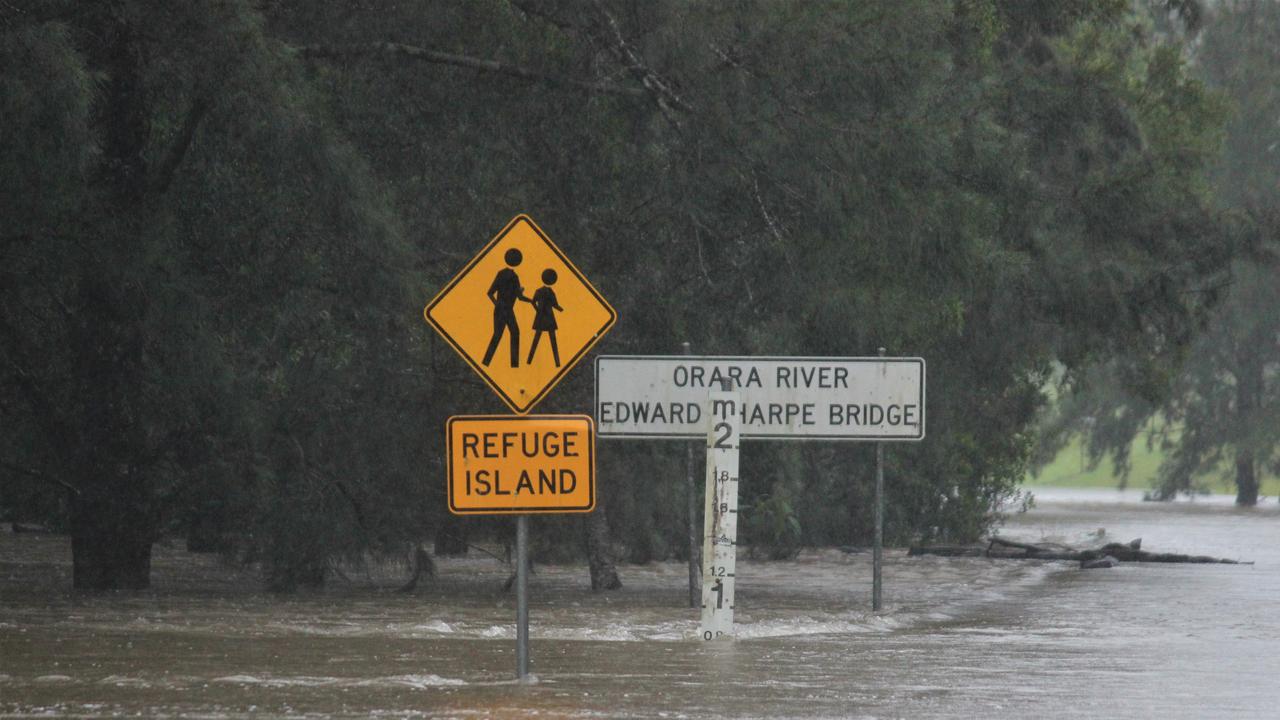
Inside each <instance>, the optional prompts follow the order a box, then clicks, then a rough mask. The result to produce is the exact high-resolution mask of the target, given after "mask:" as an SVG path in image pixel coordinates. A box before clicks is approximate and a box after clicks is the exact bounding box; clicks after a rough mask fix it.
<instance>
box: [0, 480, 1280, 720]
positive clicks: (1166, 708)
mask: <svg viewBox="0 0 1280 720" xmlns="http://www.w3.org/2000/svg"><path fill="white" fill-rule="evenodd" d="M1038 495H1039V501H1038V507H1037V508H1036V509H1034V510H1032V511H1031V512H1030V513H1027V514H1025V515H1019V516H1015V517H1013V518H1011V519H1010V520H1009V522H1008V524H1007V526H1006V528H1005V530H1004V533H1005V534H1007V535H1010V536H1013V537H1018V538H1022V539H1028V540H1058V541H1067V542H1082V541H1085V540H1088V539H1089V538H1090V534H1096V533H1097V532H1098V530H1099V529H1103V530H1104V531H1105V537H1106V538H1107V539H1111V540H1120V541H1127V540H1129V539H1132V538H1135V537H1142V538H1143V546H1144V548H1150V549H1152V550H1160V551H1169V552H1192V553H1197V554H1209V555H1217V556H1225V557H1234V558H1240V559H1245V560H1253V561H1255V562H1256V564H1254V565H1239V566H1232V565H1214V566H1204V565H1136V564H1126V565H1123V566H1121V567H1119V568H1115V569H1110V570H1093V571H1080V570H1077V569H1075V567H1074V566H1073V565H1072V564H1068V563H1041V562H1018V561H991V560H983V559H949V558H928V557H926V558H908V557H906V556H905V553H903V552H889V553H887V558H888V560H887V565H886V570H885V600H886V610H885V612H883V613H880V614H872V613H870V612H869V611H868V608H869V606H870V592H871V574H870V556H869V554H852V555H849V554H845V553H841V552H839V551H835V550H824V551H813V552H807V553H805V554H804V555H802V556H801V558H800V559H799V560H798V561H797V562H794V563H769V562H753V561H749V560H743V561H740V562H739V565H738V598H737V618H736V619H737V630H738V633H739V638H738V639H737V640H735V641H722V642H713V643H704V642H701V641H698V640H695V639H693V636H694V633H695V630H696V627H697V622H698V619H697V618H698V616H697V613H696V612H695V611H693V610H690V609H689V608H687V607H684V604H685V598H686V597H687V590H686V587H685V583H686V578H687V575H686V569H685V567H684V566H683V565H681V564H678V563H661V564H652V565H647V566H642V567H630V566H624V567H622V568H621V571H622V574H623V579H624V582H625V583H626V587H625V588H624V589H623V590H621V591H618V592H614V593H606V594H592V593H591V592H590V590H589V589H588V586H587V577H586V570H585V568H582V567H540V568H539V569H538V571H537V574H536V575H534V576H533V578H532V582H531V586H530V590H531V637H532V670H533V672H534V673H535V675H536V682H534V683H532V684H530V685H526V686H521V685H517V684H516V683H514V682H513V675H514V669H515V647H514V645H515V642H514V638H515V628H514V616H515V608H514V601H513V598H512V597H511V596H509V595H508V594H506V593H503V592H502V591H501V590H500V587H501V585H502V582H503V581H504V580H505V578H506V575H507V568H506V567H505V566H503V565H502V564H500V563H498V562H497V561H495V560H492V559H488V558H484V557H476V558H469V559H463V560H444V561H441V562H440V564H439V571H440V572H439V577H438V578H437V579H436V580H435V581H433V582H431V583H428V584H427V585H426V586H425V587H421V588H420V589H419V591H418V592H416V593H414V594H412V595H407V596H406V595H400V594H396V593H394V592H390V591H389V590H386V589H371V587H370V583H369V582H368V579H367V578H366V577H365V576H364V575H355V576H352V578H351V582H350V583H347V582H343V581H339V582H338V583H336V584H335V585H334V587H332V588H331V589H329V590H327V591H326V592H324V593H322V594H313V595H303V596H297V597H287V598H281V597H274V596H271V595H267V594H263V593H260V592H258V591H257V587H258V586H257V584H256V582H255V581H254V580H253V578H252V577H250V576H248V575H246V574H245V573H243V572H242V571H240V570H237V569H235V568H231V567H227V566H224V565H221V564H220V563H219V562H218V561H217V560H215V559H212V558H209V557H205V556H192V555H187V554H186V553H184V552H181V551H180V550H179V549H178V548H177V547H176V546H175V547H160V548H159V549H158V553H157V558H156V563H155V573H154V584H155V587H154V589H153V590H152V591H150V592H147V593H142V594H107V595H74V594H72V593H71V592H70V591H69V585H70V578H69V573H70V565H69V560H70V558H69V553H68V542H67V541H66V539H65V538H61V537H54V536H38V535H17V536H15V535H10V534H8V533H5V534H4V535H3V536H2V537H0V717H50V716H54V717H114V716H122V715H131V716H143V717H185V718H241V717H526V716H539V717H606V718H612V717H618V718H629V717H672V718H681V717H832V718H860V717H868V718H870V717H877V718H886V717H903V718H935V717H936V718H944V717H945V718H955V717H961V718H965V717H986V718H999V717H1008V718H1028V717H1035V718H1114V717H1123V718H1148V717H1149V718H1165V719H1168V718H1213V717H1222V718H1275V717H1277V716H1280V613H1278V612H1277V608H1280V512H1278V511H1277V509H1276V506H1275V502H1274V500H1273V501H1270V502H1269V503H1268V504H1266V505H1265V506H1264V507H1262V508H1259V509H1256V510H1252V511H1242V510H1236V509H1234V508H1232V507H1231V506H1230V504H1229V499H1224V498H1206V499H1202V500H1198V501H1196V502H1194V503H1191V502H1180V503H1175V504H1152V503H1141V502H1139V501H1138V500H1137V498H1136V497H1135V495H1134V494H1132V493H1127V494H1126V493H1117V492H1112V491H1105V492H1098V491H1077V492H1069V491H1040V492H1039V493H1038ZM370 577H372V578H373V579H374V580H381V581H384V582H385V583H388V584H389V583H391V582H392V580H393V579H394V576H393V575H392V574H390V573H384V575H382V576H379V575H371V576H370Z"/></svg>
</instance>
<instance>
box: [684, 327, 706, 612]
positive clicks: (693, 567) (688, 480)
mask: <svg viewBox="0 0 1280 720" xmlns="http://www.w3.org/2000/svg"><path fill="white" fill-rule="evenodd" d="M680 344H681V345H682V346H683V348H684V354H685V355H689V354H690V353H691V352H692V351H691V350H690V348H689V343H687V342H684V343H680ZM684 480H685V483H684V487H685V494H686V497H687V500H688V506H689V507H688V510H689V607H691V608H696V607H698V598H699V590H698V588H699V586H700V585H701V584H702V555H701V553H699V552H698V493H697V490H696V486H695V485H694V482H693V443H691V442H688V443H685V446H684Z"/></svg>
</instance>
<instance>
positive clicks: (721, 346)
mask: <svg viewBox="0 0 1280 720" xmlns="http://www.w3.org/2000/svg"><path fill="white" fill-rule="evenodd" d="M1182 5H1185V4H1179V7H1181V6H1182ZM1175 9H1176V8H1175ZM1144 17H1145V16H1144V15H1143V14H1142V13H1138V12H1134V11H1131V9H1130V6H1129V4H1128V3H1126V2H1120V1H1119V0H1117V1H1115V2H1101V3H1099V2H1083V1H1081V2H1069V3H1063V2H996V1H994V0H960V1H957V2H919V3H903V2H897V0H883V1H880V2H859V3H848V2H804V3H799V2H797V3H777V2H734V3H697V4H691V3H686V2H676V1H671V2H648V1H646V2H628V1H617V2H595V1H587V0H581V1H579V0H563V1H559V2H547V3H542V2H539V3H534V2H527V1H525V0H486V1H484V2H468V3H427V4H418V3H388V4H379V5H378V6H377V7H366V6H365V5H362V4H352V3H349V2H345V1H342V2H339V1H338V0H322V1H320V2H315V1H311V0H309V1H307V2H293V1H288V0H286V1H281V2H272V3H268V4H265V5H262V6H261V8H260V9H259V8H258V7H257V6H254V5H251V4H249V3H247V2H224V3H203V2H193V3H160V2H145V1H144V0H130V1H123V2H115V3H106V4H102V5H101V6H98V5H96V4H84V5H81V4H72V3H67V4H65V5H64V4H60V3H32V4H29V5H22V6H21V8H20V9H19V10H18V11H16V12H12V13H9V14H7V15H5V16H4V18H3V22H2V24H0V53H3V55H2V56H0V57H3V58H4V63H3V64H0V90H3V95H2V96H0V113H3V115H2V116H0V120H3V121H4V125H5V127H6V128H7V129H8V128H13V129H14V130H13V131H12V132H6V133H5V134H4V135H3V136H0V143H3V144H4V145H3V147H0V149H3V150H4V151H5V152H4V153H3V154H2V155H0V170H3V172H2V173H0V190H3V194H2V195H0V202H2V203H4V204H3V206H0V209H3V211H4V214H5V216H6V221H7V223H6V227H4V228H3V231H2V234H3V237H4V240H3V242H4V243H5V244H4V246H3V253H4V259H5V268H6V272H11V273H12V274H13V282H8V281H6V283H5V286H4V289H3V290H2V291H0V301H2V302H3V306H2V309H3V314H2V315H0V321H2V322H3V325H0V330H3V332H4V333H5V337H4V344H3V350H2V351H0V359H3V361H4V363H5V364H4V366H3V368H0V382H3V383H4V385H3V387H4V390H5V394H4V395H3V398H4V399H3V404H2V405H0V417H3V420H4V422H5V425H6V427H12V428H14V430H13V431H12V432H11V433H10V434H8V436H7V437H6V438H5V440H4V441H3V442H4V445H3V446H0V447H2V448H3V451H4V459H5V466H4V467H5V473H6V474H7V475H8V477H11V478H14V481H13V482H6V483H5V489H4V490H3V491H2V492H3V493H4V494H3V495H0V503H3V504H4V505H5V506H6V507H8V508H9V509H10V511H11V512H18V513H21V514H24V515H53V516H58V517H61V521H62V522H63V523H67V524H69V527H70V529H71V531H72V532H73V534H77V533H78V535H77V536H78V537H79V536H82V535H85V533H88V534H89V535H93V536H95V537H108V536H112V533H117V534H119V533H121V532H123V531H122V530H121V529H120V528H122V527H129V528H136V531H134V530H130V531H129V534H128V536H129V537H130V538H131V542H130V547H135V548H144V547H146V548H149V543H150V541H151V540H152V539H154V538H155V537H156V536H157V535H158V534H159V533H161V532H165V531H169V530H181V531H184V532H186V533H187V534H188V535H189V537H191V538H193V539H194V540H196V544H197V545H199V544H201V543H203V544H205V545H207V546H212V547H221V548H223V549H226V550H228V551H230V550H232V549H237V550H239V551H240V553H241V556H242V557H246V558H250V559H256V560H259V561H261V562H262V563H263V565H264V568H265V569H266V576H267V579H268V582H269V584H271V585H272V586H273V587H277V588H280V589H291V588H295V587H300V586H307V585H313V584H316V583H319V582H322V581H323V579H324V577H325V575H326V572H327V570H328V567H329V563H330V562H331V561H332V560H333V559H334V558H337V557H346V558H358V557H361V556H363V554H364V553H366V552H369V551H374V552H387V553H390V552H398V551H399V549H401V548H403V547H405V543H407V542H410V541H412V542H417V541H418V540H420V539H421V538H422V536H424V535H425V536H430V535H432V534H434V533H435V531H436V530H437V529H438V528H441V529H446V528H447V530H448V535H447V537H444V538H443V539H445V540H450V539H452V541H453V542H445V543H442V547H443V546H448V545H452V546H453V549H455V550H457V549H460V547H459V546H460V545H461V544H462V543H463V541H462V538H465V537H473V538H474V537H480V536H495V535H496V536H498V537H499V538H501V537H502V536H503V533H506V532H507V528H508V525H509V523H508V522H507V520H506V519H497V520H488V519H485V520H474V519H468V520H463V521H456V522H446V520H445V518H444V513H445V503H444V501H443V492H442V486H443V480H442V465H441V456H442V453H443V427H444V421H445V418H446V417H447V416H449V415H451V414H461V413H475V412H502V411H503V410H502V407H501V406H500V404H499V403H498V401H497V400H496V399H495V398H494V397H492V396H491V394H490V393H489V392H488V391H487V389H485V388H484V387H483V385H482V384H481V383H480V381H479V380H478V379H476V378H475V377H474V376H473V374H472V373H471V371H470V370H469V369H468V368H467V367H466V366H465V365H464V364H463V363H461V362H460V361H458V359H457V358H456V357H455V356H454V355H453V353H452V351H451V350H449V349H448V348H447V347H446V346H445V345H444V344H443V343H440V342H438V341H436V340H435V339H433V338H430V337H428V334H427V330H426V327H425V325H424V324H423V323H422V321H421V318H420V312H421V308H422V306H423V305H424V304H425V303H426V302H427V301H428V300H429V299H430V297H431V296H432V295H433V294H434V293H435V291H436V290H437V289H439V288H440V287H441V286H442V285H443V284H444V283H445V282H446V281H447V280H448V278H449V277H450V276H451V275H452V274H453V273H454V272H456V271H457V269H458V268H460V267H461V266H462V265H463V264H464V263H465V261H466V260H467V259H468V258H469V257H470V256H471V255H472V254H473V253H474V252H475V251H476V249H478V248H479V247H480V246H481V245H482V244H483V243H484V241H486V240H487V239H488V238H489V237H491V235H492V233H493V232H494V231H496V230H497V229H498V228H500V227H501V226H502V224H503V223H504V222H505V221H506V220H508V219H509V218H510V217H511V216H512V215H514V214H516V213H517V212H528V213H531V214H532V215H533V216H534V217H535V218H536V219H537V221H538V222H539V224H540V225H541V226H542V227H543V228H544V229H545V230H546V231H547V232H548V233H549V234H550V236H551V237H552V238H553V239H554V240H555V241H556V242H557V244H559V245H560V246H561V247H562V248H563V249H564V250H565V251H566V252H567V253H568V255H569V256H570V257H571V258H573V260H574V261H575V262H576V263H577V264H578V265H579V266H580V267H581V268H583V269H584V271H585V272H586V274H587V275H588V277H590V278H591V280H592V281H593V282H594V283H595V284H596V285H597V286H598V287H599V288H600V289H601V291H602V292H603V293H604V295H605V296H606V297H608V298H609V300H610V301H611V302H612V303H613V304H614V305H615V307H617V309H618V310H619V315H620V318H621V320H620V322H619V323H618V325H617V327H616V329H615V330H614V331H613V332H612V334H611V335H610V336H609V337H608V338H606V340H605V341H604V343H603V344H602V346H601V349H602V350H605V351H608V352H613V353H664V354H665V353H675V352H678V351H679V347H680V343H681V342H682V341H689V342H690V343H692V346H693V349H694V351H695V352H696V353H698V354H772V355H789V354H792V355H839V356H846V355H874V354H875V353H876V351H877V348H879V347H885V348H887V350H888V352H889V353H890V354H893V355H918V356H922V357H925V358H926V359H927V361H928V363H929V399H930V400H929V402H930V405H929V409H928V416H929V430H928V432H929V434H928V438H927V439H926V441H925V442H923V443H920V444H915V445H894V446H891V447H890V449H889V451H888V453H887V455H888V458H889V461H888V472H887V476H888V478H889V483H888V486H889V501H890V502H889V513H888V517H887V525H886V527H887V534H888V536H889V538H890V539H891V540H893V541H901V540H904V539H907V538H909V537H914V536H930V537H939V538H957V539H960V538H971V537H973V536H975V535H976V534H978V533H980V532H981V531H983V530H984V529H985V528H986V527H987V525H988V524H989V523H990V522H991V521H992V520H993V518H994V514H993V513H994V512H995V508H996V505H997V504H998V502H999V501H1001V500H1002V499H1004V498H1008V497H1010V496H1011V495H1012V494H1013V493H1015V492H1016V486H1017V483H1018V482H1019V480H1020V479H1021V477H1022V476H1023V474H1024V472H1025V468H1026V465H1027V462H1028V457H1029V453H1030V447H1031V440H1032V435H1031V423H1032V420H1033V418H1034V417H1035V416H1036V414H1037V412H1038V410H1039V409H1040V407H1041V405H1042V404H1043V403H1044V397H1043V393H1042V387H1043V386H1044V384H1045V382H1046V380H1047V379H1048V377H1049V373H1050V371H1051V368H1053V367H1055V365H1054V361H1058V362H1060V363H1061V365H1060V367H1065V368H1066V369H1067V370H1066V371H1067V373H1068V374H1069V375H1071V376H1072V377H1074V374H1075V373H1077V372H1079V371H1080V370H1081V369H1082V368H1085V367H1087V366H1089V364H1090V363H1092V362H1094V361H1097V360H1105V359H1108V358H1114V357H1124V358H1127V359H1129V360H1130V361H1131V366H1132V367H1133V368H1134V370H1133V372H1131V373H1130V375H1129V380H1130V382H1129V385H1132V386H1133V387H1137V388H1142V387H1146V386H1153V389H1151V392H1150V394H1155V392H1156V389H1154V388H1155V386H1159V385H1160V384H1161V381H1162V380H1163V379H1164V378H1166V377H1167V376H1169V375H1171V371H1170V370H1169V368H1170V367H1172V366H1173V364H1174V362H1175V361H1176V359H1177V358H1179V357H1180V356H1181V353H1182V352H1183V350H1184V349H1185V347H1186V344H1187V342H1188V340H1189V338H1190V334H1191V328H1192V327H1193V325H1194V318H1195V317H1196V316H1197V313H1198V312H1199V311H1200V308H1201V304H1202V300H1201V298H1200V297H1199V296H1198V295H1197V294H1196V292H1195V291H1196V290H1198V289H1200V288H1201V286H1202V285H1204V284H1205V283H1207V282H1209V280H1210V279H1213V278H1216V277H1217V274H1218V273H1219V272H1220V271H1221V270H1222V269H1223V268H1224V267H1225V266H1226V264H1227V260H1228V259H1229V256H1230V254H1231V250H1232V248H1233V247H1234V246H1233V245H1232V244H1231V243H1229V242H1226V241H1224V240H1223V238H1222V236H1221V233H1217V232H1215V231H1214V226H1213V224H1212V223H1211V222H1210V221H1209V213H1208V211H1207V194H1206V185H1205V182H1204V173H1203V169H1204V167H1205V165H1206V163H1207V162H1208V161H1209V159H1210V158H1211V157H1212V153H1213V151H1214V149H1215V147H1216V142H1217V138H1218V135H1217V132H1216V129H1217V128H1218V127H1219V123H1220V119H1221V116H1222V107H1221V103H1220V102H1219V101H1218V100H1217V96H1215V95H1213V94H1212V93H1209V92H1207V91H1206V90H1205V89H1204V86H1203V85H1201V84H1200V83H1199V82H1197V81H1195V80H1194V79H1192V77H1191V74H1190V73H1189V72H1188V70H1187V67H1186V64H1185V61H1184V55H1183V53H1182V52H1181V49H1180V47H1179V46H1177V45H1176V44H1173V43H1170V42H1167V41H1166V40H1165V39H1164V38H1163V37H1162V36H1160V35H1158V34H1157V33H1156V32H1155V31H1154V30H1152V28H1151V25H1150V23H1147V22H1146V21H1145V20H1144V19H1143V18H1144ZM28 189H31V190H32V192H27V190H28ZM6 278H8V276H6ZM1151 378H1154V379H1155V380H1154V381H1152V380H1151ZM590 396H591V376H590V372H589V370H588V369H587V368H586V367H585V366H584V367H581V368H579V369H578V370H577V371H575V373H573V374H572V375H570V376H569V378H568V379H567V380H566V381H565V382H564V383H563V384H561V386H560V387H559V388H558V389H557V390H556V392H555V394H553V395H552V397H551V398H550V399H549V400H547V401H546V402H545V403H544V404H543V405H542V406H541V407H540V408H539V411H542V412H557V411H575V412H581V411H582V410H584V409H585V408H586V407H588V406H589V402H590ZM698 456H699V461H698V463H697V465H698V467H696V468H695V473H696V475H697V477H698V478H699V483H698V484H699V486H700V485H701V480H700V478H701V474H702V471H701V466H700V463H701V459H700V458H701V453H700V452H699V453H698ZM684 458H685V453H684V448H683V447H682V446H681V445H680V444H678V443H654V444H642V443H635V442H619V441H602V442H601V443H600V449H599V467H600V472H599V497H600V503H599V506H600V511H599V512H601V513H603V515H598V516H596V517H595V518H588V519H587V520H585V521H584V520H583V519H582V518H545V519H540V520H539V522H537V523H535V524H534V532H535V535H536V536H537V537H536V538H535V539H536V542H535V546H538V547H542V548H544V549H545V553H544V556H545V557H547V558H549V559H556V557H558V556H557V555H556V553H558V552H562V551H563V549H564V548H584V547H591V548H595V549H594V550H592V552H593V554H599V553H601V552H604V550H602V546H603V545H607V543H606V542H604V536H603V528H604V527H605V523H604V521H603V518H604V517H607V518H608V522H607V525H608V526H609V527H611V528H612V533H613V541H614V544H615V545H617V546H618V547H617V549H618V550H621V551H622V552H621V554H620V557H622V558H625V559H629V560H633V561H646V560H650V559H660V558H665V557H672V556H680V555H681V554H682V553H684V552H686V548H687V543H686V538H687V521H686V519H685V507H686V505H685V501H686V491H685V487H684V474H685V461H684ZM871 458H872V452H871V448H870V446H869V445H839V446H831V445H813V446H810V445H789V444H782V443H778V444H773V443H769V444H761V445H759V446H751V447H748V448H747V449H746V450H744V456H743V468H744V471H743V476H744V484H743V498H742V507H743V508H744V512H745V511H748V510H749V511H750V514H751V517H750V519H747V520H745V521H744V526H743V532H744V535H745V536H749V537H745V538H744V539H745V540H746V541H747V542H751V543H754V544H757V545H759V546H761V547H762V548H768V552H769V553H770V554H772V555H775V556H779V557H784V556H787V555H788V554H790V553H792V552H794V550H795V549H796V548H797V547H799V546H801V545H804V544H849V543H858V542H866V541H867V540H868V539H869V537H870V527H871V506H870V502H869V496H870V488H871V481H872V463H871ZM9 488H14V489H13V490H10V489H9ZM90 500H92V502H90ZM699 505H700V503H699ZM566 538H568V539H570V541H568V542H566ZM553 550H554V552H553ZM596 559H599V558H596ZM93 562H107V563H108V564H110V562H108V560H95V561H93ZM134 564H135V565H138V563H136V562H135V563H134ZM594 567H595V564H594V563H593V568H594ZM87 584H94V585H104V586H105V585H111V584H113V581H111V580H110V579H107V578H103V579H100V580H95V581H93V582H88V583H87ZM116 584H138V581H137V579H136V577H135V578H133V579H129V580H127V581H123V582H122V583H116Z"/></svg>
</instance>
